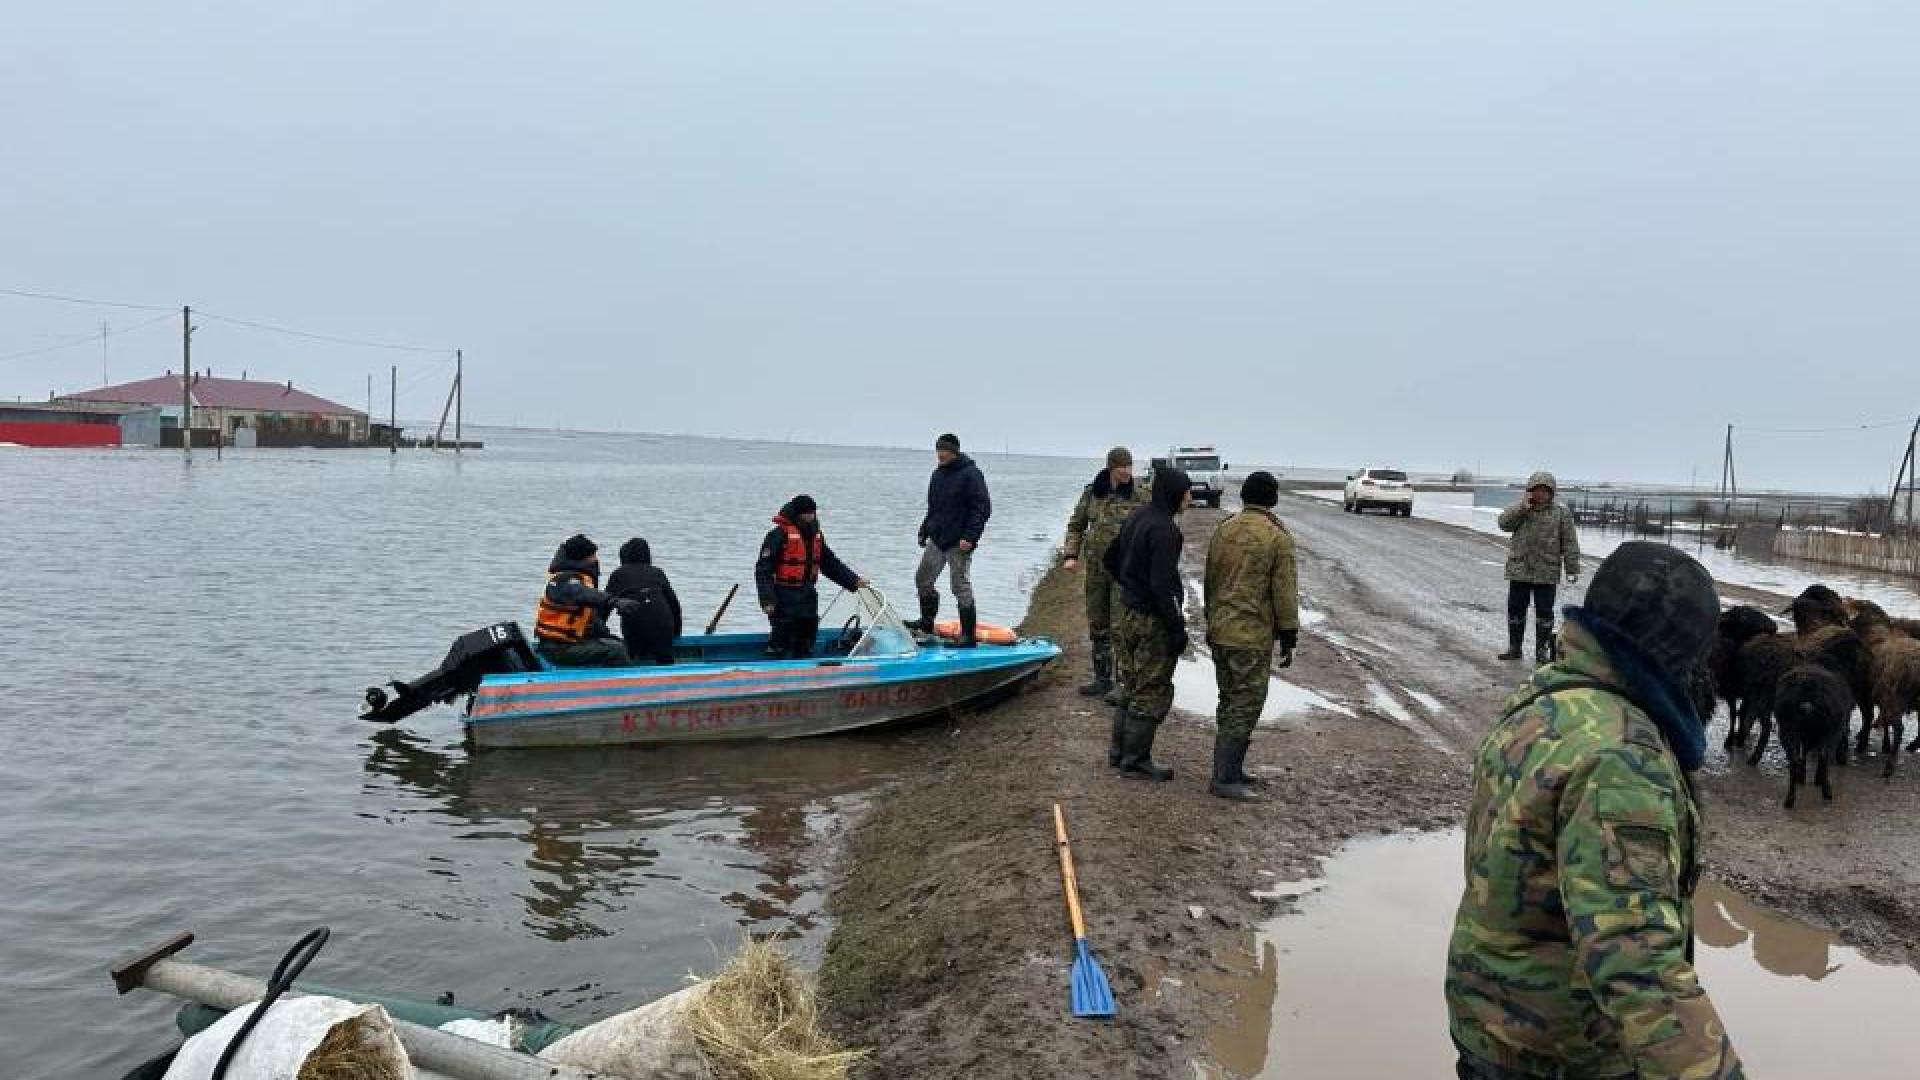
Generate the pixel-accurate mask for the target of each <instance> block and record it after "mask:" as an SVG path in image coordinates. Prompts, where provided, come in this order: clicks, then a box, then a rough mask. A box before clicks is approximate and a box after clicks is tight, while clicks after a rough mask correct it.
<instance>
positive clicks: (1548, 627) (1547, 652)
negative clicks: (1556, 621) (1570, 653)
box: [1533, 619, 1560, 664]
mask: <svg viewBox="0 0 1920 1080" xmlns="http://www.w3.org/2000/svg"><path fill="white" fill-rule="evenodd" d="M1556 645H1557V643H1556V642H1555V641H1554V639H1553V620H1552V619H1541V620H1540V621H1539V622H1537V623H1535V624H1534V627H1533V659H1534V661H1535V662H1536V663H1541V664H1551V663H1553V662H1554V661H1555V660H1557V659H1559V653H1560V650H1559V649H1558V648H1557V647H1556Z"/></svg>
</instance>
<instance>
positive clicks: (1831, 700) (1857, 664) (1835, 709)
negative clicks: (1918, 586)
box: [1760, 631, 1867, 810]
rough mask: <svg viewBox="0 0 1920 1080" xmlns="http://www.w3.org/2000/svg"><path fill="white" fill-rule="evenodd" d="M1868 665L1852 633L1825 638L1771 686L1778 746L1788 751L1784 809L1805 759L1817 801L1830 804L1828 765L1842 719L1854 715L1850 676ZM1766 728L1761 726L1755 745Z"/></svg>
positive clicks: (1837, 752)
mask: <svg viewBox="0 0 1920 1080" xmlns="http://www.w3.org/2000/svg"><path fill="white" fill-rule="evenodd" d="M1866 663H1867V646H1866V644H1865V643H1864V642H1862V641H1861V640H1860V638H1859V637H1858V636H1857V635H1855V634H1854V633H1853V632H1851V631H1843V632H1842V633H1841V634H1839V635H1833V636H1829V637H1828V638H1827V639H1826V640H1825V641H1824V643H1823V644H1822V646H1821V648H1820V650H1819V651H1818V652H1817V653H1816V654H1815V655H1814V656H1812V657H1809V658H1807V659H1805V660H1802V661H1801V662H1800V663H1798V664H1796V665H1794V666H1793V667H1792V668H1790V669H1788V670H1787V671H1786V673H1784V674H1782V675H1781V676H1780V682H1779V684H1778V685H1777V686H1776V687H1775V688H1774V699H1773V704H1774V717H1775V718H1777V719H1778V720H1779V721H1780V745H1781V747H1782V748H1784V749H1785V750H1786V752H1787V809H1789V810H1791V809H1793V800H1794V796H1795V795H1796V794H1798V793H1799V790H1800V785H1801V784H1804V783H1806V781H1807V757H1808V756H1809V755H1812V756H1813V757H1814V759H1815V761H1816V772H1815V776H1814V781H1815V782H1816V783H1818V784H1819V785H1820V797H1821V798H1822V799H1824V800H1826V801H1828V802H1832V801H1833V784H1832V782H1831V781H1829V780H1828V779H1827V766H1828V764H1829V763H1832V762H1835V761H1839V760H1841V755H1843V754H1844V753H1845V746H1846V741H1847V717H1849V716H1851V715H1852V714H1853V705H1854V696H1853V687H1852V686H1851V684H1850V678H1849V675H1850V673H1852V672H1854V671H1858V670H1859V669H1861V668H1863V667H1864V666H1865V665H1866ZM1766 744H1767V726H1766V722H1765V721H1764V720H1763V721H1762V723H1761V728H1760V746H1761V747H1762V748H1764V747H1765V746H1766Z"/></svg>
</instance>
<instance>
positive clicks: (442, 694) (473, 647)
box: [360, 622, 540, 724]
mask: <svg viewBox="0 0 1920 1080" xmlns="http://www.w3.org/2000/svg"><path fill="white" fill-rule="evenodd" d="M539 670H540V658H539V657H537V656H535V655H534V654H533V646H531V645H529V644H527V637H526V635H525V634H523V633H521V632H520V624H519V623H514V622H503V623H494V624H493V625H492V626H489V627H487V628H485V629H483V630H475V631H474V632H472V633H471V634H461V635H460V636H459V637H457V638H455V639H453V648H451V649H448V650H447V658H446V659H445V660H442V661H440V666H439V667H437V668H434V669H433V670H432V671H429V672H427V673H426V674H425V675H422V676H420V677H419V678H417V679H415V680H413V681H412V682H401V681H400V680H398V679H395V680H394V681H393V682H391V683H389V684H387V685H388V686H391V687H392V688H393V689H392V692H391V693H389V692H388V691H387V690H386V689H384V688H382V687H378V686H369V687H367V700H366V704H364V705H362V706H361V707H360V718H361V719H362V720H377V721H379V722H381V723H383V724H391V723H393V722H394V721H396V720H402V719H405V718H406V717H409V716H412V715H413V714H414V713H417V712H419V711H420V710H421V709H424V708H426V707H427V706H429V705H439V704H448V703H451V702H452V701H453V699H454V698H457V697H459V696H460V695H461V694H471V693H473V692H474V691H475V690H478V689H480V680H481V679H482V678H483V677H485V676H488V675H509V674H512V673H513V672H516V671H539Z"/></svg>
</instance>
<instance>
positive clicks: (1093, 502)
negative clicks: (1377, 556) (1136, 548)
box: [1060, 446, 1152, 705]
mask: <svg viewBox="0 0 1920 1080" xmlns="http://www.w3.org/2000/svg"><path fill="white" fill-rule="evenodd" d="M1151 496H1152V489H1151V488H1150V487H1149V486H1148V485H1147V484H1145V483H1144V482H1137V481H1136V480H1135V479H1134V476H1133V452H1132V451H1130V450H1128V449H1127V448H1126V447H1124V446H1116V447H1114V448H1113V449H1111V450H1109V451H1107V467H1106V468H1104V469H1101V470H1100V471H1099V472H1097V473H1094V474H1093V482H1092V483H1090V484H1088V485H1087V486H1086V487H1084V488H1082V489H1081V490H1080V501H1079V502H1078V503H1076V504H1075V505H1074V507H1073V516H1072V517H1071V518H1069V519H1067V540H1066V543H1064V544H1062V545H1061V548H1060V551H1061V554H1062V556H1063V557H1064V559H1063V561H1062V563H1061V566H1062V567H1064V568H1065V569H1066V570H1067V571H1068V572H1072V571H1075V570H1079V569H1081V568H1082V564H1083V563H1084V564H1085V571H1086V580H1085V586H1086V602H1087V637H1088V638H1089V639H1090V640H1091V641H1092V643H1093V681H1092V682H1090V683H1087V684H1086V685H1085V686H1082V687H1081V688H1080V692H1081V693H1083V694H1085V695H1087V696H1088V697H1098V698H1106V699H1107V703H1108V704H1110V705H1118V704H1120V702H1119V700H1118V698H1117V697H1116V696H1115V695H1116V694H1117V690H1116V687H1115V682H1116V675H1117V672H1116V671H1115V669H1114V662H1113V661H1114V655H1113V592H1114V588H1113V576H1112V575H1111V574H1108V573H1107V568H1106V565H1105V564H1104V563H1103V562H1102V561H1101V560H1102V559H1104V558H1105V557H1106V554H1107V545H1108V544H1111V543H1113V538H1114V537H1115V536H1116V535H1118V534H1119V532H1120V526H1121V524H1122V523H1123V522H1125V521H1126V520H1127V515H1129V514H1131V513H1133V512H1134V511H1135V510H1137V509H1139V508H1140V507H1141V506H1143V505H1145V504H1146V503H1147V502H1148V500H1149V499H1150V498H1151Z"/></svg>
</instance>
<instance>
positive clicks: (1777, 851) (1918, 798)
mask: <svg viewBox="0 0 1920 1080" xmlns="http://www.w3.org/2000/svg"><path fill="white" fill-rule="evenodd" d="M1279 509H1280V512H1281V513H1282V514H1283V515H1284V517H1285V519H1286V521H1287V523H1288V525H1289V526H1290V527H1291V528H1292V529H1293V533H1294V537H1295V540H1296V542H1297V543H1298V545H1299V548H1300V552H1301V563H1300V565H1301V590H1302V594H1303V598H1304V602H1305V603H1307V604H1308V605H1309V606H1311V607H1312V608H1313V609H1314V610H1316V611H1318V612H1320V613H1322V614H1323V615H1324V616H1325V621H1324V622H1323V623H1322V624H1321V625H1320V627H1318V628H1316V629H1318V630H1319V633H1318V634H1316V635H1313V636H1314V637H1316V638H1317V639H1318V640H1316V641H1315V644H1316V645H1319V644H1322V643H1324V647H1326V648H1327V649H1329V650H1330V651H1331V652H1333V653H1334V654H1335V655H1334V656H1333V657H1325V658H1321V659H1323V660H1330V661H1332V662H1331V663H1316V664H1314V665H1312V666H1311V667H1310V668H1308V672H1310V674H1303V676H1302V681H1304V682H1305V683H1306V685H1309V686H1312V687H1314V688H1315V689H1321V690H1331V691H1334V692H1337V693H1340V694H1344V695H1345V697H1346V699H1347V700H1349V701H1350V702H1352V703H1354V704H1355V705H1356V706H1357V707H1361V708H1366V707H1369V706H1370V707H1372V708H1373V709H1374V710H1375V711H1376V712H1377V713H1380V714H1383V715H1386V716H1387V717H1389V718H1396V719H1397V720H1398V721H1399V722H1401V723H1403V724H1406V725H1407V726H1408V727H1409V730H1412V731H1415V732H1418V733H1422V734H1426V735H1429V736H1433V737H1437V739H1438V741H1439V742H1440V743H1441V744H1442V745H1444V746H1446V747H1447V748H1448V749H1450V750H1452V751H1454V752H1456V753H1461V754H1470V753H1471V751H1472V749H1473V747H1474V745H1475V744H1476V742H1477V740H1478V738H1479V736H1480V734H1481V733H1482V732H1484V731H1485V729H1486V726H1487V724H1488V723H1489V722H1490V720H1491V718H1492V716H1493V713H1494V711H1495V710H1496V709H1497V707H1498V705H1499V703H1500V701H1501V700H1502V699H1503V698H1504V697H1505V695H1506V693H1507V692H1508V691H1509V690H1510V689H1511V688H1512V687H1513V685H1514V684H1515V683H1516V682H1518V681H1519V680H1520V679H1521V678H1523V677H1524V676H1525V674H1526V665H1523V664H1510V663H1506V662H1503V661H1500V660H1497V659H1495V658H1494V657H1495V654H1496V653H1498V652H1499V650H1500V649H1501V648H1502V647H1503V646H1504V644H1505V635H1506V611H1505V600H1506V588H1505V584H1504V582H1503V581H1502V566H1503V562H1502V560H1503V558H1504V555H1505V548H1504V547H1503V546H1502V545H1501V544H1500V543H1499V542H1498V541H1497V540H1495V539H1494V538H1492V537H1488V536H1485V535H1482V534H1479V533H1474V532H1470V531H1468V530H1465V529H1460V528H1455V527H1452V526H1448V525H1441V524H1437V523H1434V522H1423V521H1420V520H1418V519H1413V518H1393V517H1382V516H1374V515H1352V514H1346V513H1343V512H1342V511H1341V510H1340V507H1339V505H1338V504H1331V505H1329V504H1326V503H1324V502H1322V501H1320V500H1317V499H1307V498H1289V499H1285V500H1283V501H1282V503H1281V506H1280V508H1279ZM1194 531H1196V532H1197V531H1199V530H1194ZM1596 565H1597V562H1596V561H1595V560H1591V559H1589V560H1588V564H1587V571H1588V572H1589V573H1591V571H1592V569H1593V568H1594V566H1596ZM1581 584H1582V587H1579V588H1575V589H1573V590H1571V591H1569V590H1563V591H1562V592H1563V597H1562V602H1563V603H1578V602H1579V600H1580V597H1581V595H1582V593H1583V591H1584V585H1585V578H1584V576H1583V578H1582V583H1581ZM1721 593H1722V598H1723V599H1725V600H1728V601H1738V602H1742V603H1756V604H1759V605H1760V606H1762V607H1766V608H1768V609H1769V610H1778V609H1779V608H1781V607H1783V606H1784V605H1785V602H1786V598H1784V597H1778V596H1769V595H1767V594H1762V593H1756V592H1754V591H1752V590H1749V589H1740V588H1730V587H1723V588H1722V590H1721ZM1528 639H1529V640H1528V646H1529V652H1531V645H1532V630H1531V627H1530V628H1529V630H1528ZM1382 688H1384V689H1385V690H1386V692H1387V693H1389V694H1393V695H1394V696H1397V697H1398V698H1399V699H1400V701H1399V703H1398V706H1397V707H1395V706H1394V705H1393V704H1391V703H1390V702H1388V701H1387V700H1386V699H1385V698H1383V697H1382ZM1408 691H1411V692H1412V693H1408ZM1421 696H1425V697H1427V698H1430V699H1435V700H1438V701H1439V702H1440V703H1442V704H1443V705H1444V706H1445V710H1444V711H1440V712H1436V711H1434V710H1428V709H1424V708H1422V707H1421V704H1420V701H1419V698H1420V697H1421ZM1857 723H1858V720H1857V718H1856V720H1855V724H1856V725H1857ZM1725 733H1726V717H1725V715H1724V712H1723V713H1722V714H1721V715H1720V716H1719V717H1716V719H1715V720H1714V722H1713V724H1712V726H1711V731H1710V737H1709V740H1708V742H1709V752H1708V758H1707V763H1706V765H1705V766H1704V767H1703V768H1702V770H1701V785H1700V788H1701V792H1702V795H1703V802H1704V804H1705V806H1706V809H1707V824H1708V839H1707V845H1706V854H1707V859H1708V862H1709V869H1710V872H1712V873H1715V874H1717V875H1718V876H1720V877H1721V878H1722V879H1724V880H1726V881H1728V882H1729V883H1731V884H1733V885H1735V886H1737V887H1738V888H1740V889H1741V890H1742V891H1743V892H1745V893H1747V894H1748V895H1750V896H1753V897H1755V898H1757V899H1760V900H1763V901H1764V902H1766V903H1768V904H1770V905H1772V906H1774V907H1776V908H1781V909H1784V910H1786V911H1788V912H1790V913H1792V914H1795V915H1798V916H1801V917H1803V918H1805V919H1807V920H1808V921H1810V922H1813V923H1815V924H1817V925H1821V926H1825V927H1827V928H1828V929H1831V930H1833V931H1835V932H1836V933H1838V934H1839V935H1840V936H1841V938H1842V939H1843V940H1845V941H1847V942H1849V943H1851V944H1856V945H1861V946H1864V947H1866V948H1867V949H1868V950H1869V951H1870V952H1880V953H1892V954H1895V955H1902V954H1903V956H1904V959H1905V960H1906V961H1907V962H1909V963H1915V962H1920V768H1915V766H1916V765H1920V761H1912V760H1908V761H1903V767H1902V771H1901V773H1900V774H1899V775H1896V776H1895V777H1894V778H1893V779H1892V780H1891V781H1886V780H1883V779H1882V778H1881V775H1880V773H1881V764H1882V759H1880V758H1879V757H1878V756H1873V757H1870V758H1868V759H1867V761H1866V762H1865V763H1864V764H1863V763H1860V762H1856V763H1855V764H1853V765H1851V766H1849V767H1848V768H1845V769H1840V770H1836V773H1837V779H1836V780H1835V782H1834V787H1835V799H1834V802H1833V803H1832V804H1828V805H1823V804H1821V802H1820V801H1819V799H1818V798H1817V795H1816V798H1814V799H1812V800H1808V799H1805V798H1802V799H1801V800H1800V804H1799V806H1798V807H1797V808H1796V809H1795V810H1794V811H1792V812H1791V813H1789V812H1788V811H1786V810H1784V809H1782V808H1781V805H1780V804H1781V801H1782V800H1783V799H1784V797H1785V795H1786V786H1787V780H1786V758H1785V755H1784V753H1783V752H1782V751H1781V749H1780V747H1779V743H1778V740H1775V742H1774V744H1773V746H1772V747H1771V748H1770V749H1769V751H1768V755H1767V757H1766V758H1765V759H1764V760H1763V761H1762V762H1761V763H1760V765H1759V766H1757V767H1755V766H1750V765H1748V764H1747V763H1746V759H1745V758H1744V756H1738V755H1736V756H1735V757H1734V758H1733V759H1732V760H1729V758H1728V755H1727V753H1726V752H1725V751H1724V750H1722V749H1721V746H1720V743H1721V740H1722V739H1723V738H1724V737H1725ZM1909 736H1911V725H1909ZM1877 750H1878V746H1877V740H1876V746H1875V751H1876V755H1877ZM1803 794H1804V792H1803Z"/></svg>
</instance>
